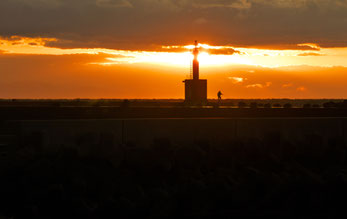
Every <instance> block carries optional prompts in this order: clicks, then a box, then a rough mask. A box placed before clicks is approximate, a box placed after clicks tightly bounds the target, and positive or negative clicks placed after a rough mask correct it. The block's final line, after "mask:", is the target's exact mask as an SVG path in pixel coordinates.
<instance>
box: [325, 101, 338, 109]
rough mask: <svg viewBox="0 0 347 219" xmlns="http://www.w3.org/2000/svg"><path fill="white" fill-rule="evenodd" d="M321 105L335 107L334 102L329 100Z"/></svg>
mask: <svg viewBox="0 0 347 219" xmlns="http://www.w3.org/2000/svg"><path fill="white" fill-rule="evenodd" d="M323 107H324V108H335V107H336V103H334V102H332V101H330V102H326V103H323Z"/></svg>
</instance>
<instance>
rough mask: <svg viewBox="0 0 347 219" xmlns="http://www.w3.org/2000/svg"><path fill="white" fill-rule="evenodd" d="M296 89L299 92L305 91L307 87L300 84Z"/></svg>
mask: <svg viewBox="0 0 347 219" xmlns="http://www.w3.org/2000/svg"><path fill="white" fill-rule="evenodd" d="M296 90H297V91H301V92H304V91H307V88H306V87H304V86H300V87H298V88H296Z"/></svg>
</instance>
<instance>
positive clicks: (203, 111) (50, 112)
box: [0, 106, 347, 121]
mask: <svg viewBox="0 0 347 219" xmlns="http://www.w3.org/2000/svg"><path fill="white" fill-rule="evenodd" d="M236 117H247V118H250V117H254V118H259V117H321V118H322V117H347V108H307V109H306V108H201V107H200V108H199V107H196V108H193V107H167V108H166V107H86V106H83V107H76V106H74V107H37V106H29V107H28V106H25V107H0V121H1V120H54V119H56V120H59V119H71V120H74V119H114V118H236Z"/></svg>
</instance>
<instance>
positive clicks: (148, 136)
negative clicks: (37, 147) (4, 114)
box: [15, 118, 347, 147]
mask: <svg viewBox="0 0 347 219" xmlns="http://www.w3.org/2000/svg"><path fill="white" fill-rule="evenodd" d="M15 123H17V124H16V126H18V127H19V132H20V133H21V135H22V136H23V138H25V137H26V136H30V135H33V134H34V135H39V136H40V138H41V141H42V142H41V143H42V145H45V146H49V147H59V146H61V145H65V146H74V145H79V144H80V145H86V144H87V145H98V144H100V143H102V142H104V143H105V142H106V143H105V144H122V143H126V142H131V143H133V144H136V145H142V144H143V145H148V144H151V143H152V141H153V139H154V138H168V139H170V140H171V141H172V143H174V144H178V145H185V144H190V143H193V142H195V141H197V140H208V141H209V142H210V143H211V144H223V143H226V142H229V141H232V140H234V139H237V138H257V139H262V140H264V139H265V140H266V139H267V138H269V139H270V138H272V139H273V138H277V139H278V140H279V141H283V140H286V141H291V142H300V141H304V140H308V139H316V140H317V139H318V140H319V141H320V143H321V144H325V143H327V142H328V141H329V139H332V138H335V139H336V138H339V139H344V141H345V142H346V136H347V128H346V127H347V119H344V118H256V119H253V118H249V119H248V118H239V119H234V118H232V119H128V120H63V121H20V122H15Z"/></svg>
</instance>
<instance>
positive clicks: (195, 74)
mask: <svg viewBox="0 0 347 219" xmlns="http://www.w3.org/2000/svg"><path fill="white" fill-rule="evenodd" d="M193 55H194V59H193V80H199V60H198V56H199V48H198V41H195V48H194V50H193Z"/></svg>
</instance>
